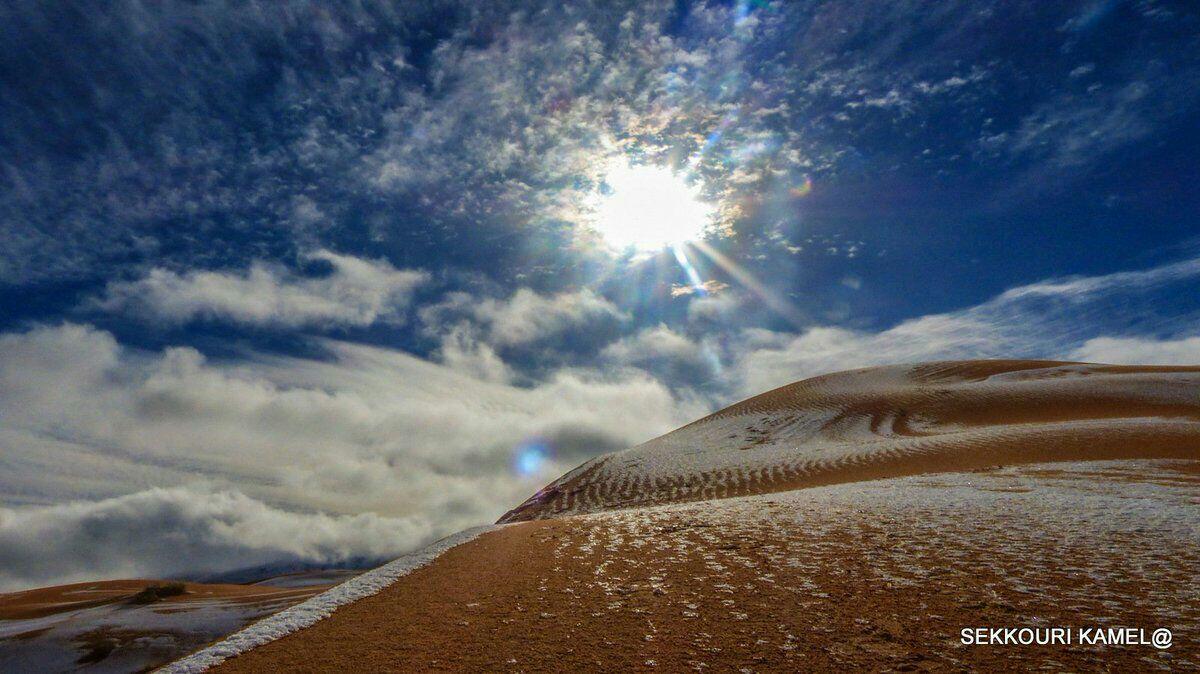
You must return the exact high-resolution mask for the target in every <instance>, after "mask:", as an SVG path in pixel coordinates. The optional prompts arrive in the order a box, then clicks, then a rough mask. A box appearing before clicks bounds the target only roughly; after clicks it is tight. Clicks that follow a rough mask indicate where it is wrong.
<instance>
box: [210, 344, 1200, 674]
mask: <svg viewBox="0 0 1200 674" xmlns="http://www.w3.org/2000/svg"><path fill="white" fill-rule="evenodd" d="M801 487H811V488H803V489H802V488H801ZM505 519H506V520H508V521H511V522H515V523H514V524H512V525H510V526H507V527H503V528H500V529H497V530H495V531H491V532H488V533H484V534H482V535H481V536H479V537H478V538H476V539H474V540H472V541H470V542H467V543H463V544H461V545H458V546H457V547H453V548H450V549H449V550H447V551H446V552H444V553H442V554H441V556H439V557H437V558H436V560H435V561H433V562H432V563H430V564H428V565H427V566H424V567H422V568H418V569H416V570H414V571H413V572H412V573H410V574H409V575H406V576H403V577H400V578H398V579H397V580H396V581H395V582H394V583H392V584H391V585H389V586H387V587H385V588H383V589H382V591H380V592H379V593H378V594H375V595H373V596H370V597H366V598H363V599H361V600H359V601H356V602H354V603H351V604H347V605H344V606H341V607H340V608H338V609H337V610H336V611H335V612H334V613H333V614H332V615H331V616H330V617H329V618H327V619H325V620H322V621H320V622H317V623H316V624H313V625H312V626H310V627H308V628H306V629H304V630H301V631H299V632H294V633H292V634H289V635H287V636H284V637H282V638H280V639H278V640H276V641H273V642H271V643H267V644H265V645H263V646H260V647H258V648H255V649H253V650H250V651H248V652H245V653H243V654H241V655H238V656H237V657H235V658H232V659H229V660H226V661H225V662H224V663H222V664H220V665H219V666H218V667H217V669H218V670H220V671H227V672H264V671H300V672H305V671H309V672H317V671H321V672H324V671H404V672H408V671H627V670H645V671H742V672H745V671H796V670H800V671H814V670H815V671H823V670H828V669H836V670H875V671H963V670H965V669H986V670H998V669H1005V670H1012V669H1018V670H1021V669H1032V668H1038V669H1047V670H1053V671H1060V670H1110V671H1146V670H1169V669H1178V670H1195V669H1197V668H1200V584H1198V583H1197V578H1200V368H1136V367H1112V366H1103V365H1087V364H1064V363H1047V362H1027V361H1003V362H965V363H935V364H928V365H921V366H915V367H913V366H900V367H887V368H874V369H868V370H859V371H854V372H846V373H840V374H834V375H828V376H824V377H818V378H815V379H810V380H807V381H804V382H800V383H797V384H793V385H791V386H786V387H783V388H781V389H777V390H775V391H772V392H769V393H767V394H764V395H762V396H758V397H756V398H752V399H750V400H747V401H745V402H742V403H739V404H737V405H734V406H732V407H730V408H728V409H726V410H723V411H721V412H719V413H717V414H714V415H712V416H710V417H707V418H705V419H702V420H700V421H697V422H695V423H693V424H690V425H688V426H686V427H684V428H682V429H679V430H678V431H675V432H674V433H671V434H668V435H666V436H663V437H661V438H658V439H656V440H652V441H650V442H648V443H645V444H643V445H640V446H638V447H635V448H632V449H629V450H626V451H623V452H617V453H615V454H611V455H608V456H604V457H600V458H598V459H596V460H594V461H591V462H589V463H587V464H585V465H584V466H581V467H580V468H579V469H576V470H575V471H572V472H571V473H570V474H568V475H566V476H564V477H563V478H561V479H560V480H558V481H556V482H555V483H554V484H552V485H551V486H549V487H547V488H546V489H544V490H542V492H540V493H539V495H538V496H535V497H534V498H532V499H530V500H529V501H527V502H526V503H525V504H523V505H522V506H520V507H519V508H517V509H515V510H514V511H512V512H511V513H509V514H508V515H507V516H506V517H505ZM969 627H998V628H1002V627H1042V628H1047V627H1066V628H1070V629H1072V630H1076V629H1078V628H1092V627H1132V628H1141V629H1144V630H1146V634H1147V635H1148V634H1149V633H1150V632H1152V631H1153V630H1155V629H1158V628H1168V629H1170V630H1172V632H1173V635H1174V639H1173V643H1172V645H1171V647H1170V648H1168V649H1158V648H1154V647H1153V646H1149V645H1107V646H1106V645H1079V644H1078V643H1075V644H1073V645H1071V646H1062V645H1054V646H1049V645H1043V646H1036V645H1035V646H967V645H964V644H962V643H961V642H960V630H962V629H963V628H969Z"/></svg>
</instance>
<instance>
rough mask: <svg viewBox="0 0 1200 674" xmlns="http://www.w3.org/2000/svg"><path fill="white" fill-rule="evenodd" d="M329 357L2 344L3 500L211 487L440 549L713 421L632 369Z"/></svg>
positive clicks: (32, 501) (98, 339)
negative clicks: (392, 527)
mask: <svg viewBox="0 0 1200 674" xmlns="http://www.w3.org/2000/svg"><path fill="white" fill-rule="evenodd" d="M318 344H319V345H320V346H323V348H324V349H325V351H326V352H327V353H328V354H329V357H328V358H326V359H320V360H318V359H309V358H295V357H281V356H266V355H253V354H252V355H250V356H248V357H247V358H246V359H244V360H240V361H236V362H229V363H216V362H209V361H207V360H206V359H205V358H204V357H203V356H202V355H201V354H200V353H199V352H197V351H195V350H194V349H190V348H172V349H166V350H164V351H161V352H144V351H138V350H133V349H129V348H126V347H123V346H121V345H120V344H118V343H117V342H116V341H115V340H114V339H113V337H112V336H111V335H110V334H109V333H107V332H103V331H100V330H96V329H94V328H91V327H87V326H79V325H70V324H68V325H62V326H58V327H41V328H37V329H33V330H30V331H28V332H22V333H8V334H4V335H0V409H3V410H5V413H4V416H3V417H0V443H2V444H3V446H4V448H5V449H4V459H5V469H4V471H0V502H5V503H9V504H17V503H21V504H27V505H25V506H21V507H19V508H18V511H23V510H24V509H25V508H29V507H36V505H37V504H43V505H56V504H61V503H63V502H65V501H70V500H77V499H86V500H90V501H95V500H97V499H104V498H112V497H118V496H123V495H127V494H131V493H136V492H140V491H143V490H145V489H146V487H147V486H150V485H152V486H159V487H168V488H175V487H183V486H187V485H192V484H194V483H196V482H197V481H198V480H199V481H203V482H204V483H205V484H206V485H209V486H210V487H211V489H212V490H232V491H237V492H240V493H242V494H245V495H246V497H247V498H249V499H253V500H255V501H262V502H264V503H269V504H271V505H272V507H273V508H277V509H280V510H283V511H289V512H318V513H319V512H324V513H332V514H360V513H375V514H377V515H379V516H380V517H382V518H389V519H394V518H401V519H402V520H403V525H404V527H408V528H411V530H412V531H416V532H419V533H418V535H416V536H417V537H420V536H425V535H426V534H429V535H439V534H445V533H449V532H452V531H456V530H458V529H461V528H463V527H466V526H471V525H475V524H479V523H481V522H487V521H491V520H493V519H495V518H496V517H497V516H499V515H500V514H501V513H502V512H504V511H505V510H506V509H508V508H509V507H511V506H512V505H513V504H515V503H518V502H519V501H521V500H522V499H524V498H526V497H527V496H528V495H529V494H530V493H531V492H532V491H534V490H536V489H537V488H538V487H540V486H541V485H542V484H543V483H545V482H546V481H548V480H550V479H552V478H554V477H556V476H557V475H559V474H561V473H562V472H565V471H566V470H569V469H570V468H573V467H574V466H575V465H577V464H579V463H580V462H582V461H583V460H584V459H586V458H588V457H589V456H591V455H593V454H596V453H599V452H602V451H608V450H612V449H617V448H620V447H624V446H629V445H633V444H636V443H638V442H642V441H644V440H647V439H649V438H651V437H654V436H656V435H658V434H660V433H663V432H665V431H668V430H671V429H672V428H674V427H676V426H678V425H680V424H682V423H684V422H687V421H689V420H691V419H693V418H695V417H697V416H700V415H702V414H703V413H705V412H706V411H707V408H706V407H705V406H704V404H703V403H700V402H697V401H693V400H679V399H678V398H677V397H676V396H674V395H673V394H672V392H671V391H670V390H669V389H668V388H667V387H666V386H664V385H663V384H662V383H660V382H658V381H656V380H654V379H652V378H651V377H649V376H648V375H646V374H644V373H642V372H638V371H635V370H628V371H621V372H618V373H613V374H610V375H608V376H602V375H601V374H599V373H597V372H595V371H590V370H561V371H558V372H553V373H550V374H549V375H547V377H546V378H545V379H544V380H543V381H540V382H538V383H535V384H533V385H530V386H525V387H518V386H513V385H509V384H507V383H504V381H503V380H502V379H501V378H498V377H490V376H479V375H478V374H475V375H472V374H465V373H464V372H463V371H461V368H460V369H458V370H456V369H454V368H452V367H450V366H447V365H442V364H436V363H431V362H428V361H424V360H421V359H419V358H416V357H414V356H411V355H408V354H405V353H402V352H398V351H393V350H388V349H381V348H373V347H366V346H361V345H353V344H348V343H345V342H340V341H334V340H322V341H319V342H318ZM494 365H495V367H497V368H502V367H503V363H502V362H500V361H499V360H498V359H497V360H496V361H495V362H494ZM531 438H539V439H542V440H544V441H546V442H547V443H548V444H549V446H550V447H551V448H552V449H553V451H554V452H555V456H553V457H551V460H550V461H548V462H547V465H546V466H545V468H544V470H543V471H542V472H540V473H539V474H537V475H533V476H523V475H519V474H517V473H516V472H514V471H513V470H512V468H511V466H512V460H513V455H514V450H515V448H516V447H517V446H518V445H519V444H520V443H522V442H523V441H525V440H528V439H531ZM237 502H238V503H241V501H237ZM13 516H14V514H13V513H9V514H6V515H5V517H6V518H11V517H13ZM380 526H383V525H380ZM406 540H407V541H409V542H412V541H415V540H416V538H415V537H410V538H409V539H406ZM367 552H370V551H369V550H368V551H362V550H360V551H358V552H357V553H356V554H359V553H361V554H366V553H367ZM132 554H133V553H131V555H132ZM138 554H141V553H138ZM147 563H150V562H147ZM155 563H157V562H155ZM146 568H152V567H146Z"/></svg>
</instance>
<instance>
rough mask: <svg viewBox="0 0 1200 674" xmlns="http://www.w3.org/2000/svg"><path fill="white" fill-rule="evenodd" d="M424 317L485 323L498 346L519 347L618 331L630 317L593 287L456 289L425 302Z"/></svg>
mask: <svg viewBox="0 0 1200 674" xmlns="http://www.w3.org/2000/svg"><path fill="white" fill-rule="evenodd" d="M420 315H421V319H422V321H424V322H425V323H426V325H427V326H429V327H430V328H431V329H432V330H434V331H435V332H440V331H442V330H445V329H447V328H448V327H449V328H453V327H454V326H456V325H461V324H462V323H461V322H462V321H463V320H466V321H469V323H471V324H474V325H476V326H479V327H481V329H482V335H481V338H482V340H483V341H485V342H487V343H488V344H491V345H493V346H496V347H499V348H505V347H520V346H527V345H532V344H536V343H539V342H544V341H546V340H549V339H553V338H560V337H562V336H563V335H564V334H565V333H568V332H572V333H586V334H593V335H600V336H608V335H614V334H615V330H616V328H617V327H618V326H619V325H620V324H621V323H624V322H625V321H627V320H628V319H629V316H628V315H627V314H626V313H624V312H623V311H621V310H620V309H618V308H617V307H616V305H614V304H613V303H612V302H609V301H608V300H606V299H604V298H603V297H601V296H599V295H597V294H595V293H594V292H592V291H591V290H586V289H584V290H580V291H577V292H564V293H559V294H556V295H542V294H539V293H537V292H535V291H533V290H530V289H529V288H520V289H518V290H517V291H516V292H514V293H513V294H512V295H511V296H509V297H508V298H507V299H493V298H484V299H480V298H476V297H473V296H471V295H469V294H467V293H451V294H450V295H449V296H447V298H446V299H445V300H444V301H442V302H441V303H438V304H435V305H432V306H429V307H426V308H424V309H422V310H421V312H420Z"/></svg>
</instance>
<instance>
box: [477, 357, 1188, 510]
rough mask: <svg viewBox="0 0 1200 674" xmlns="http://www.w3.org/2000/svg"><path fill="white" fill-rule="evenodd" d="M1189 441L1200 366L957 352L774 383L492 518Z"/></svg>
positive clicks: (1125, 455) (1171, 450) (1162, 448)
mask: <svg viewBox="0 0 1200 674" xmlns="http://www.w3.org/2000/svg"><path fill="white" fill-rule="evenodd" d="M1198 451H1200V367H1123V366H1112V365H1094V364H1082V363H1059V362H1052V361H963V362H947V363H929V364H922V365H915V366H894V367H879V368H869V369H863V370H853V371H850V372H840V373H837V374H831V375H825V376H821V377H815V378H813V379H807V380H804V381H801V382H797V383H795V384H791V385H788V386H784V387H782V388H778V389H775V390H774V391H770V392H767V393H764V394H762V395H759V396H755V397H753V398H750V399H749V400H745V401H743V402H740V403H737V404H735V405H732V406H730V407H728V408H726V409H723V410H721V411H719V412H717V413H715V414H713V415H711V416H708V417H705V418H704V419H700V420H699V421H696V422H694V423H691V424H688V425H687V426H684V427H683V428H680V429H679V430H676V431H674V432H672V433H668V434H667V435H664V436H662V437H659V438H655V439H654V440H651V441H649V442H646V443H644V444H642V445H638V446H637V447H633V448H631V449H627V450H625V451H621V452H615V453H613V454H607V455H604V456H601V457H597V458H595V459H593V460H591V461H589V462H587V463H585V464H584V465H582V466H580V467H579V468H577V469H575V470H573V471H571V472H570V473H568V474H567V475H564V476H563V477H562V478H560V479H558V480H556V481H555V482H553V483H551V484H550V485H549V486H547V487H546V488H545V489H543V490H541V491H540V492H539V493H538V494H536V495H534V496H533V497H532V498H530V499H529V500H528V501H526V502H525V503H523V504H521V505H520V506H518V507H516V508H514V509H513V510H512V511H510V512H509V513H507V514H506V515H505V516H504V517H503V518H501V520H500V521H502V522H514V521H521V520H528V519H540V518H546V517H557V516H561V515H569V514H579V513H588V512H596V511H600V510H606V509H611V508H625V507H632V506H641V505H651V504H660V503H673V502H682V501H692V500H704V499H711V498H727V497H731V496H744V495H749V494H762V493H769V492H775V491H782V490H787V489H796V488H800V487H812V486H817V485H824V484H836V483H840V482H855V481H860V480H869V479H880V478H887V477H899V476H903V475H917V474H924V473H931V472H944V471H954V470H972V469H976V468H984V467H988V466H995V465H1008V464H1017V463H1031V462H1044V461H1073V460H1088V459H1096V460H1101V459H1133V458H1191V457H1195V456H1196V455H1197V452H1198Z"/></svg>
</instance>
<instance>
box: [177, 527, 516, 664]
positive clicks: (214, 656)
mask: <svg viewBox="0 0 1200 674" xmlns="http://www.w3.org/2000/svg"><path fill="white" fill-rule="evenodd" d="M500 526H504V525H488V526H481V527H474V528H471V529H465V530H463V531H460V532H458V533H457V534H452V535H450V536H447V537H446V538H443V539H441V540H440V541H438V542H436V543H433V544H431V545H429V546H426V547H424V548H422V549H420V550H417V551H416V552H413V553H410V554H407V555H404V556H403V557H399V558H397V559H394V560H392V561H391V562H388V563H387V564H384V565H383V566H381V567H379V568H378V569H374V570H372V571H368V572H367V573H364V574H362V575H361V576H358V577H356V578H352V579H350V580H348V581H346V582H345V583H342V584H341V585H338V586H337V587H334V588H332V589H330V590H329V591H327V592H323V593H321V594H319V595H317V596H315V597H312V598H311V599H309V600H308V601H306V602H304V603H302V604H297V605H295V606H293V607H291V608H289V609H286V610H284V611H280V612H279V613H276V614H275V615H272V616H270V617H268V618H265V619H263V620H260V621H259V622H257V623H254V624H253V625H251V626H249V627H247V628H246V629H244V630H242V631H240V632H237V633H236V634H233V635H232V636H230V637H229V638H227V639H225V640H224V641H220V642H218V643H215V644H213V645H212V646H209V647H208V648H205V649H203V650H201V651H197V652H195V653H193V654H191V655H189V656H188V657H186V658H183V659H182V660H177V661H175V662H173V663H171V664H169V665H167V666H166V667H163V668H162V669H159V670H158V671H159V672H162V673H163V674H194V673H196V672H203V671H205V670H206V669H208V668H209V667H213V666H215V665H218V664H220V663H221V662H222V661H224V660H226V659H228V658H232V657H233V656H235V655H239V654H241V653H245V652H246V651H249V650H250V649H252V648H257V647H259V646H262V645H264V644H268V643H270V642H272V641H275V640H276V639H279V638H281V637H285V636H287V635H289V634H291V633H292V632H297V631H299V630H302V629H304V628H306V627H311V626H313V625H315V624H316V623H317V622H319V621H321V620H323V619H325V618H328V617H329V616H330V615H331V614H332V613H333V612H334V610H336V609H337V608H338V607H339V606H345V605H346V604H350V603H353V602H356V601H358V600H359V599H363V598H365V597H369V596H371V595H374V594H378V593H379V592H380V591H382V590H383V589H384V588H386V587H387V586H389V585H391V584H392V583H394V582H396V580H398V579H399V578H401V577H403V576H406V575H408V574H409V573H412V572H413V571H415V570H417V569H419V568H421V567H422V566H425V565H426V564H429V563H430V562H432V561H433V560H435V559H437V558H438V557H439V556H440V555H441V554H442V553H443V552H446V551H447V550H449V549H450V548H453V547H455V546H458V545H461V544H463V543H466V542H468V541H470V540H473V539H474V538H476V537H478V536H480V535H481V534H484V533H487V532H489V531H492V530H494V529H498V528H500Z"/></svg>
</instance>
